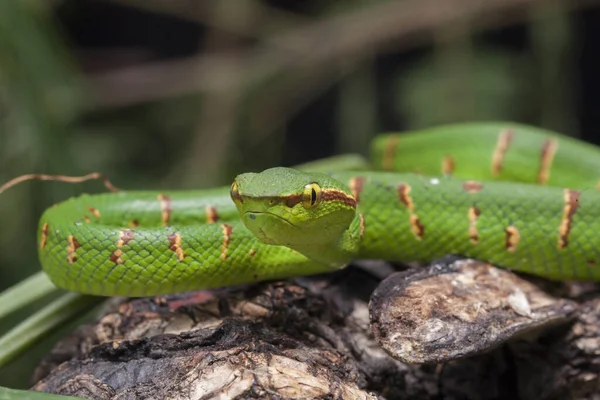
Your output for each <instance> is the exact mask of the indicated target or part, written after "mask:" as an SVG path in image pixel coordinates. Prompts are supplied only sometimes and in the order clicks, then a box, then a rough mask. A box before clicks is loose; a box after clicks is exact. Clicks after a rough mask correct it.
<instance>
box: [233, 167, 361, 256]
mask: <svg viewBox="0 0 600 400" xmlns="http://www.w3.org/2000/svg"><path fill="white" fill-rule="evenodd" d="M231 198H232V200H233V201H234V202H235V204H236V206H237V209H238V212H239V214H240V216H241V217H242V220H243V222H244V224H245V225H246V227H247V228H248V229H249V230H250V231H252V233H254V235H255V236H256V237H257V238H258V239H259V240H261V241H262V242H264V243H266V244H273V245H283V246H289V247H292V248H294V246H305V245H311V244H322V243H327V242H330V241H333V240H337V239H339V238H340V237H341V235H342V234H343V232H344V231H346V230H347V229H348V227H349V226H350V223H351V222H352V220H353V219H354V216H355V214H356V200H355V199H354V197H353V196H352V194H351V192H350V190H349V189H348V188H347V187H346V186H345V185H344V184H342V183H341V182H339V181H337V180H335V179H333V178H331V177H329V176H327V175H324V174H318V173H305V172H301V171H297V170H294V169H290V168H281V167H278V168H271V169H268V170H265V171H263V172H260V173H246V174H241V175H238V176H237V177H236V178H235V180H234V182H233V183H232V185H231Z"/></svg>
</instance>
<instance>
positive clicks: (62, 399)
mask: <svg viewBox="0 0 600 400" xmlns="http://www.w3.org/2000/svg"><path fill="white" fill-rule="evenodd" d="M67 399H80V397H71V396H61V395H58V394H50V393H44V392H34V391H31V390H17V389H9V388H5V387H1V386H0V400H67Z"/></svg>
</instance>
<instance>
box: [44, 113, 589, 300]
mask: <svg viewBox="0 0 600 400" xmlns="http://www.w3.org/2000/svg"><path fill="white" fill-rule="evenodd" d="M507 126H510V128H511V131H510V132H511V134H510V140H509V141H508V144H507V143H505V142H506V137H507V136H506V135H507V134H506V132H508V131H506V130H505V128H506V127H507ZM448 132H450V134H451V139H452V140H449V139H448V138H446V139H441V137H440V135H443V134H444V133H446V134H447V133H448ZM461 134H463V135H464V137H462V136H461ZM549 140H550V141H551V142H549ZM467 142H468V143H469V145H466V144H465V143H467ZM455 143H458V144H457V145H456V146H454V144H455ZM461 143H462V144H461ZM549 143H550V144H549ZM503 146H504V147H503ZM499 147H500V148H501V150H502V148H504V150H503V152H501V153H502V154H501V157H498V148H499ZM549 149H550V150H551V152H552V155H553V156H552V157H551V158H550V159H548V157H549V156H548V154H549ZM599 154H600V152H598V150H597V149H595V148H593V147H592V146H589V145H585V144H582V143H579V142H577V141H573V140H567V139H565V138H562V137H559V136H547V135H545V134H544V132H542V131H540V130H537V129H533V128H530V127H523V126H518V125H514V124H469V125H460V126H449V127H440V128H434V129H431V130H428V131H423V132H418V133H416V134H403V135H400V136H399V137H397V138H396V137H384V138H381V139H377V140H376V141H375V142H374V146H373V155H374V157H373V162H374V163H375V164H376V165H377V166H380V167H384V168H391V167H393V168H401V167H402V168H406V167H407V166H406V165H404V162H406V161H407V160H409V159H410V158H411V157H414V159H413V162H414V164H411V167H410V168H411V169H412V170H418V171H420V172H423V173H426V174H431V175H440V172H441V170H442V169H444V171H445V172H446V173H448V172H451V173H452V174H453V175H457V174H461V175H462V176H466V177H474V178H475V179H481V178H492V177H493V178H497V179H516V178H513V176H514V175H516V174H517V173H518V172H519V171H521V173H520V175H519V176H521V177H523V176H524V177H525V178H522V179H525V180H526V179H528V177H529V179H534V180H537V179H538V178H539V177H540V170H541V171H542V172H544V171H545V169H547V171H545V173H542V175H543V176H542V177H544V176H545V177H546V179H547V183H548V184H555V185H559V186H536V185H528V184H517V183H510V182H490V181H485V182H483V181H481V182H471V181H463V180H460V179H457V178H450V177H444V176H443V175H440V176H441V177H438V178H431V177H426V176H422V175H416V174H401V173H395V172H375V171H357V172H336V173H333V174H331V177H332V178H334V180H332V181H331V183H326V184H325V183H324V182H325V181H327V182H328V180H329V178H328V177H323V176H322V175H318V174H312V173H298V172H291V171H290V170H288V169H272V170H267V171H265V172H263V173H262V174H259V175H248V174H244V175H242V176H240V177H238V178H237V179H236V185H238V184H239V193H240V195H239V199H241V200H244V201H237V203H238V204H237V205H238V209H239V210H236V204H234V202H233V201H231V199H230V197H229V188H219V189H211V190H205V191H189V192H171V193H158V192H123V193H117V194H101V195H93V196H88V195H84V196H81V197H77V198H73V199H69V200H67V201H65V202H63V203H61V204H59V205H57V206H55V207H52V208H50V209H48V210H47V211H46V213H44V215H43V216H42V219H41V221H40V229H39V233H38V237H39V241H40V243H39V255H40V260H41V263H42V267H43V268H44V270H45V271H46V272H47V273H48V275H49V276H50V278H51V279H52V281H53V282H54V283H55V284H56V285H58V286H60V287H64V288H66V289H68V290H72V291H78V292H84V293H91V294H98V295H126V296H147V295H155V294H164V293H173V292H180V291H187V290H194V289H201V288H212V287H218V286H227V285H233V284H238V283H247V282H255V281H260V280H268V279H279V278H285V277H290V276H298V275H308V274H314V273H319V272H326V271H330V270H332V269H334V268H337V267H341V266H343V265H345V264H346V263H347V262H349V261H351V260H352V259H355V258H381V259H387V260H395V261H422V262H427V261H431V260H432V259H434V258H437V257H440V256H443V255H445V254H450V253H452V254H459V255H464V256H467V257H472V258H477V259H482V260H486V261H489V262H491V263H493V264H495V265H498V266H501V267H506V268H511V269H515V270H519V271H525V272H529V273H534V274H538V275H541V276H545V277H548V278H554V279H580V280H600V266H599V264H600V250H598V249H600V236H599V235H597V231H598V230H599V229H600V219H599V217H600V191H598V190H597V189H596V184H597V181H598V175H600V157H598V155H599ZM448 157H451V158H452V163H453V167H454V169H452V171H448V166H449V163H448ZM594 157H595V158H594ZM498 161H500V168H499V169H498V168H497V167H498ZM571 162H572V163H573V164H569V163H571ZM577 162H578V163H577ZM452 163H450V164H452ZM544 163H545V164H544ZM582 164H583V166H581V165H582ZM469 165H470V167H469ZM514 165H517V167H514ZM565 165H568V166H569V168H568V169H567V168H566V166H565ZM559 166H560V167H561V168H563V169H559V168H558V167H559ZM546 167H547V168H546ZM494 171H496V173H495V172H494ZM531 171H534V172H531ZM311 182H317V183H318V184H319V185H321V189H322V193H323V199H322V200H321V202H320V204H317V205H315V206H314V207H312V206H311V207H308V208H307V207H305V206H306V204H305V202H304V203H303V202H300V203H298V202H297V200H298V199H299V198H302V195H303V193H304V194H305V196H306V195H307V194H306V193H307V192H303V190H304V191H305V190H308V189H306V188H305V184H310V183H311ZM566 183H568V184H569V185H568V189H566V188H564V187H561V186H564V185H565V184H566ZM323 185H325V186H323ZM579 188H581V189H579ZM236 189H237V186H236ZM319 190H320V189H319ZM326 193H327V194H328V195H327V196H326V195H325V194H326ZM236 194H237V191H236ZM338 194H339V196H338ZM264 196H267V197H266V198H265V197H264ZM308 196H309V197H308V200H310V191H309V192H308ZM335 196H337V197H335ZM340 196H342V197H340ZM343 196H345V197H343ZM234 198H238V197H235V196H234ZM290 199H296V200H295V201H296V204H293V207H288V205H289V204H290ZM304 199H305V200H306V197H304ZM349 199H350V200H349ZM352 199H354V200H358V201H357V202H355V203H356V205H355V210H354V208H352V207H350V206H351V203H352ZM269 201H271V202H272V204H271V203H270V202H269ZM292 203H294V201H292ZM286 204H287V205H286ZM319 207H320V208H319ZM336 207H337V208H336ZM340 207H341V208H343V211H340V213H343V216H342V214H339V213H338V214H339V215H337V214H336V215H337V216H335V217H332V218H333V219H323V220H322V221H323V222H319V221H321V219H320V218H319V219H318V218H316V217H317V216H320V215H321V214H324V213H326V212H329V211H331V210H334V209H335V210H337V209H338V208H340ZM263 209H264V210H263ZM350 209H351V210H350ZM257 210H259V211H258V212H257ZM260 210H262V211H260ZM265 210H267V211H265ZM238 211H239V213H238ZM263 211H265V212H266V213H267V214H269V215H270V214H277V215H279V217H277V218H275V219H272V218H269V219H268V221H266V222H265V221H263V220H261V218H262V216H261V215H260V214H261V213H262V212H263ZM336 212H337V211H336ZM250 214H255V216H256V215H258V216H259V218H258V219H256V218H246V217H247V216H249V215H250ZM240 215H242V217H243V218H240ZM281 216H284V217H285V218H288V220H287V222H286V221H283V220H281V218H280V217H281ZM257 221H260V224H259V225H256V224H257V223H258V222H257ZM332 221H333V222H332ZM244 223H245V224H244ZM290 223H291V224H290ZM261 224H262V225H261ZM343 224H346V225H345V226H346V227H345V228H344V229H345V231H343V232H342V233H341V234H340V232H341V231H340V232H338V231H337V228H336V229H334V228H332V226H334V225H335V226H337V225H340V226H342V225H343ZM295 225H297V226H302V227H304V228H303V229H300V230H298V231H295V230H290V231H288V230H287V229H288V228H289V229H293V227H294V226H295ZM307 227H308V228H310V229H312V230H310V229H308V228H307ZM249 228H250V229H249ZM269 229H270V230H271V231H272V232H269ZM334 231H335V232H334ZM265 232H266V233H265ZM282 232H283V233H285V235H279V233H282ZM303 232H304V233H303ZM306 232H310V234H309V235H307V234H305V233H306ZM263 233H264V235H263ZM272 233H273V235H278V236H280V237H282V238H278V239H276V240H274V241H273V240H272V239H270V237H271V234H272ZM257 234H258V236H259V237H261V239H262V240H267V241H270V243H275V242H277V241H280V242H281V243H284V242H285V243H284V244H286V246H282V245H274V244H265V243H264V242H263V241H261V240H259V239H258V238H257V236H256V235H257ZM261 235H262V236H264V237H262V236H261ZM265 237H266V239H265ZM288 238H289V241H290V242H289V243H287V242H286V241H287V240H288ZM292 242H293V243H292ZM277 243H279V242H277ZM287 246H289V247H287ZM307 256H308V257H307Z"/></svg>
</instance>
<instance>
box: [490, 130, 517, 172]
mask: <svg viewBox="0 0 600 400" xmlns="http://www.w3.org/2000/svg"><path fill="white" fill-rule="evenodd" d="M513 137H514V133H513V131H512V130H510V129H505V130H503V131H502V132H500V134H499V135H498V141H497V142H496V148H495V149H494V154H493V155H492V175H493V176H498V174H500V171H502V162H503V161H504V156H505V155H506V151H507V150H508V146H509V145H510V142H511V141H512V139H513Z"/></svg>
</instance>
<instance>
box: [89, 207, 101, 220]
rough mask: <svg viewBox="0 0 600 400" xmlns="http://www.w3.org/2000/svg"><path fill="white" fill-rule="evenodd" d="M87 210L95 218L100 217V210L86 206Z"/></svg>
mask: <svg viewBox="0 0 600 400" xmlns="http://www.w3.org/2000/svg"><path fill="white" fill-rule="evenodd" d="M88 210H90V212H91V213H92V215H93V216H94V217H96V218H100V211H98V210H97V209H95V208H94V207H88Z"/></svg>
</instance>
